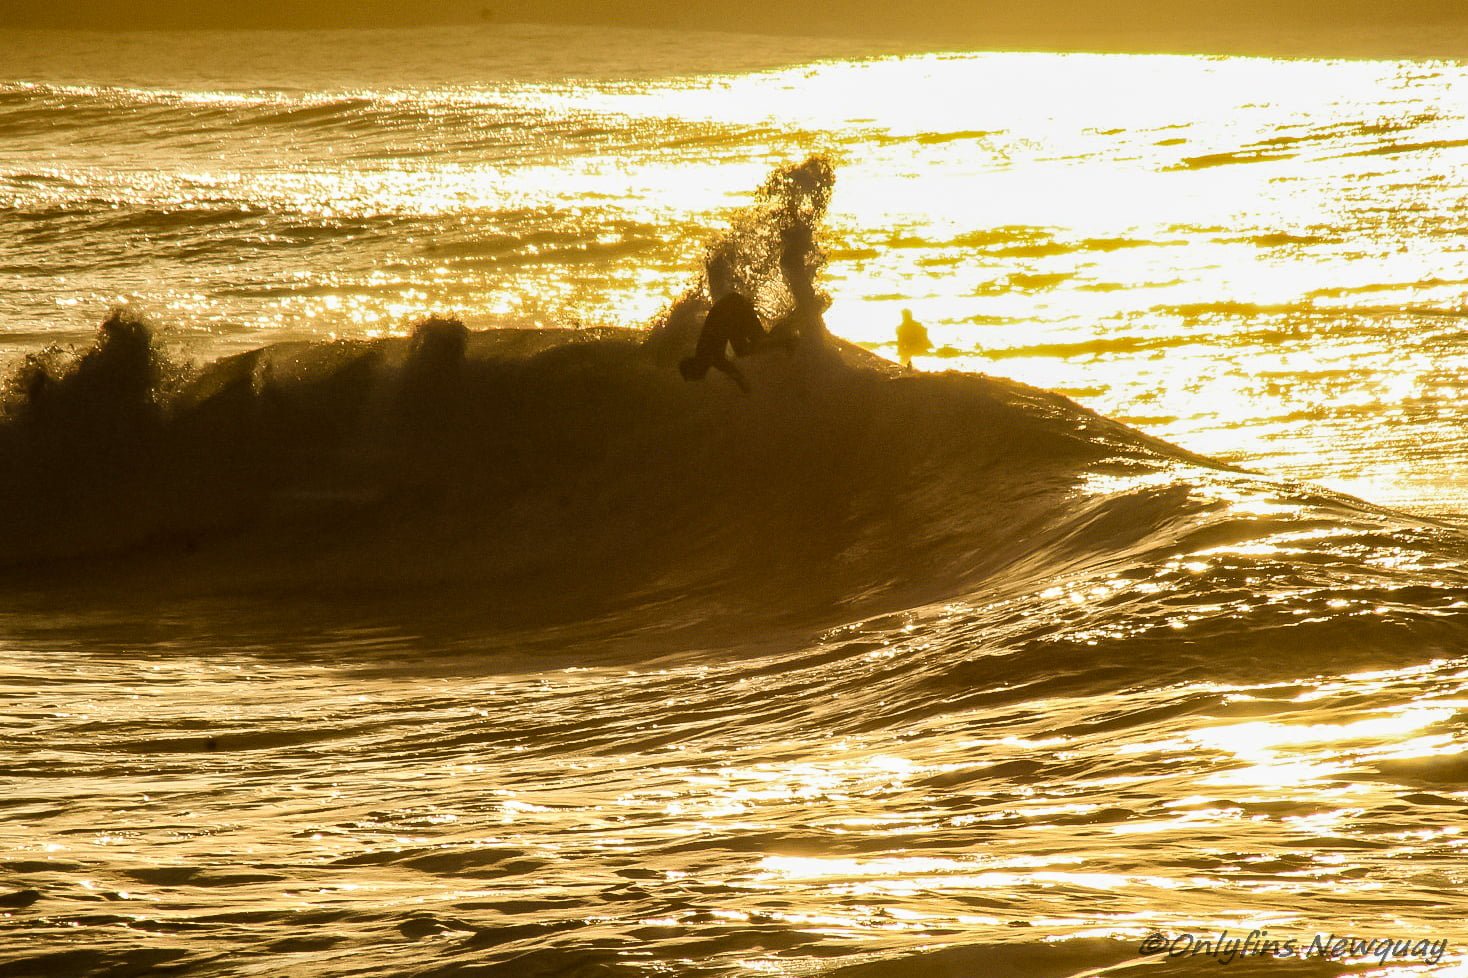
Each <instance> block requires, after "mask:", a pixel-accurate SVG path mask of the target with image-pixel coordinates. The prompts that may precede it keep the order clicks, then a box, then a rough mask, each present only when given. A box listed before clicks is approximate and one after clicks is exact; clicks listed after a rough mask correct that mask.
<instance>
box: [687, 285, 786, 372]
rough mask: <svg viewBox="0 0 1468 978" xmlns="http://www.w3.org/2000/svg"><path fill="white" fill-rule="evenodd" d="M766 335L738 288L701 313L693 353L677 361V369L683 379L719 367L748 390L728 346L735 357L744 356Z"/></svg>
mask: <svg viewBox="0 0 1468 978" xmlns="http://www.w3.org/2000/svg"><path fill="white" fill-rule="evenodd" d="M766 339H768V336H767V334H766V333H765V327H764V324H763V323H761V322H760V320H759V313H758V312H756V311H755V308H754V304H753V303H751V302H750V301H749V300H748V299H746V298H745V297H744V296H742V295H740V294H739V293H738V292H730V293H729V294H727V295H725V296H724V297H723V298H721V299H719V300H718V301H717V302H715V303H714V305H713V308H712V309H710V310H709V312H708V315H707V316H706V317H704V320H703V330H702V331H701V332H700V333H699V334H698V345H697V346H696V347H694V350H693V356H691V357H688V358H686V359H685V360H683V362H682V363H680V364H678V370H679V371H680V372H681V373H682V374H683V379H684V380H703V378H704V376H705V375H706V374H707V373H708V372H709V368H710V367H712V368H713V369H715V370H721V371H723V372H724V373H725V374H727V375H728V376H729V379H730V380H732V381H734V383H736V384H738V385H739V389H740V390H742V391H743V392H744V393H746V394H748V393H749V384H748V383H747V382H746V381H745V379H744V375H743V374H742V373H740V372H739V368H738V367H736V366H734V364H733V363H732V362H731V361H730V360H729V357H728V349H729V347H731V346H732V347H733V348H734V355H735V356H736V357H742V356H747V355H748V354H750V353H752V352H754V350H755V349H756V348H757V347H759V346H760V345H762V344H763V343H764V341H765V340H766Z"/></svg>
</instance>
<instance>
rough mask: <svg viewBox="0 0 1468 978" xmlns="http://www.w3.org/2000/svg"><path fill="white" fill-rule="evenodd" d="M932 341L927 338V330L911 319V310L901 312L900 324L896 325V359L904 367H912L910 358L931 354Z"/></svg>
mask: <svg viewBox="0 0 1468 978" xmlns="http://www.w3.org/2000/svg"><path fill="white" fill-rule="evenodd" d="M932 349H933V341H932V340H930V339H929V338H928V328H927V327H926V326H924V325H923V324H922V323H920V322H918V321H917V320H916V319H913V318H912V310H911V309H904V310H902V322H901V323H899V324H898V325H897V359H899V360H901V361H902V365H903V366H904V367H909V368H910V367H911V366H912V358H913V357H915V356H919V355H921V354H924V353H928V352H931V351H932Z"/></svg>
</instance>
